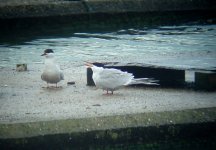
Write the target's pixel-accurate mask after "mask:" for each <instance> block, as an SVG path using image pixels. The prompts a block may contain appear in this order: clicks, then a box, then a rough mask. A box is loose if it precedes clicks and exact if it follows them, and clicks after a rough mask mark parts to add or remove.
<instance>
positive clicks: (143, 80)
mask: <svg viewBox="0 0 216 150" xmlns="http://www.w3.org/2000/svg"><path fill="white" fill-rule="evenodd" d="M134 84H146V85H159V84H158V80H155V79H153V78H137V79H133V80H132V81H131V82H130V83H129V84H128V85H134Z"/></svg>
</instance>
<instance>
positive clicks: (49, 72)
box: [41, 49, 64, 88]
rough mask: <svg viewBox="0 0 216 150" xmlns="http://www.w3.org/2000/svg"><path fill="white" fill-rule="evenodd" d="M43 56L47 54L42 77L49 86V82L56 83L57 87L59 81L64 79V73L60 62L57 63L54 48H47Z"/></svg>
mask: <svg viewBox="0 0 216 150" xmlns="http://www.w3.org/2000/svg"><path fill="white" fill-rule="evenodd" d="M41 56H45V68H44V71H43V73H42V75H41V79H42V80H43V81H46V82H47V88H48V87H49V83H51V84H56V88H57V83H58V82H60V81H61V80H64V74H63V72H62V71H61V69H60V67H59V66H58V64H56V63H55V58H54V52H53V50H52V49H46V50H44V53H43V54H42V55H41Z"/></svg>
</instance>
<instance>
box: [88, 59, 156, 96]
mask: <svg viewBox="0 0 216 150" xmlns="http://www.w3.org/2000/svg"><path fill="white" fill-rule="evenodd" d="M86 66H87V67H89V68H91V69H92V71H93V75H92V79H93V81H94V83H95V85H96V87H97V88H99V89H103V90H105V91H106V94H109V91H111V94H113V92H114V91H116V90H118V89H119V88H121V87H123V86H127V85H134V84H147V85H158V84H157V83H156V82H158V81H157V80H154V79H150V78H137V79H135V78H134V75H133V74H132V73H128V72H123V71H121V70H118V69H114V68H103V67H97V66H95V65H93V64H91V63H86Z"/></svg>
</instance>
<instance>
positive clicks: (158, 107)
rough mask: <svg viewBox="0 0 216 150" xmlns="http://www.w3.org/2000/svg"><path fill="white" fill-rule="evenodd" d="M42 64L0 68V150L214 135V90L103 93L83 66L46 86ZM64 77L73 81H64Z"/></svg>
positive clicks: (136, 89)
mask: <svg viewBox="0 0 216 150" xmlns="http://www.w3.org/2000/svg"><path fill="white" fill-rule="evenodd" d="M41 68H43V67H42V65H41V64H34V65H28V71H24V72H17V71H16V70H15V69H13V68H1V71H0V78H1V80H0V85H1V87H0V90H1V91H0V148H1V149H2V150H3V149H34V148H36V147H37V146H38V145H40V149H47V146H48V147H49V148H50V149H59V148H61V147H62V145H64V146H66V147H67V146H68V147H72V148H73V147H74V146H75V147H76V148H77V147H78V148H80V147H81V149H86V147H87V149H88V148H89V146H90V147H91V146H92V145H94V143H95V144H96V145H97V144H98V145H101V144H102V145H109V144H112V143H113V144H122V143H130V142H132V143H133V144H140V143H146V142H147V143H148V142H150V143H151V142H153V143H155V141H158V140H159V141H160V140H172V139H176V138H177V139H178V138H183V139H185V138H187V139H190V138H198V139H199V138H201V140H204V141H205V140H208V139H216V138H215V135H216V134H215V133H216V101H215V99H216V93H215V92H204V91H194V90H191V89H181V88H179V89H171V88H157V87H152V88H151V87H127V88H123V89H120V90H119V91H116V92H115V93H114V95H103V91H102V90H96V89H95V88H94V87H90V86H86V68H85V67H73V68H72V69H70V70H64V74H65V80H64V81H62V82H61V83H60V84H59V86H60V88H57V89H56V88H49V89H47V88H43V86H46V83H44V82H43V81H42V80H41V79H40V74H41ZM69 81H75V83H76V84H75V85H67V82H69ZM199 140H200V139H199ZM80 141H82V142H80ZM53 143H55V144H53ZM83 143H85V144H84V145H83ZM213 143H215V142H213ZM93 147H94V146H93ZM93 149H94V148H93Z"/></svg>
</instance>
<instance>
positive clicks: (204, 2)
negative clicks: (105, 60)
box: [0, 0, 216, 19]
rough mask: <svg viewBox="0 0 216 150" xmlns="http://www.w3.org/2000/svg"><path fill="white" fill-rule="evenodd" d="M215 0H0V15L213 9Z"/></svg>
mask: <svg viewBox="0 0 216 150" xmlns="http://www.w3.org/2000/svg"><path fill="white" fill-rule="evenodd" d="M215 10H216V2H215V1H214V0H191V1H188V0H172V1H170V0H74V1H73V0H37V1H36V0H24V1H21V0H17V1H16V0H8V1H6V0H1V1H0V18H1V19H6V18H29V17H48V16H68V15H82V14H95V13H108V14H115V13H128V12H141V13H143V12H161V11H162V12H164V11H215Z"/></svg>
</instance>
